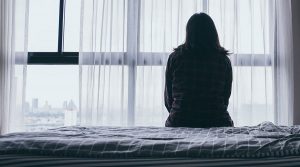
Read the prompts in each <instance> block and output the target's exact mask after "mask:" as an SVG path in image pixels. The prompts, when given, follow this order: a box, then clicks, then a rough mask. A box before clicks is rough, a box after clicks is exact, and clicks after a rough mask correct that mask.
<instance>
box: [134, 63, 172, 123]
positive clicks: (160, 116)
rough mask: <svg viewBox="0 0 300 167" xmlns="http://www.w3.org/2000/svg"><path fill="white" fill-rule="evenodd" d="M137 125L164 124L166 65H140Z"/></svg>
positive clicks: (137, 92)
mask: <svg viewBox="0 0 300 167" xmlns="http://www.w3.org/2000/svg"><path fill="white" fill-rule="evenodd" d="M136 77H137V78H136V97H137V98H136V110H135V111H136V112H135V125H136V126H164V123H165V120H166V119H167V116H168V111H167V109H166V108H165V106H164V96H163V93H164V88H165V85H164V80H165V67H164V66H138V67H137V76H136Z"/></svg>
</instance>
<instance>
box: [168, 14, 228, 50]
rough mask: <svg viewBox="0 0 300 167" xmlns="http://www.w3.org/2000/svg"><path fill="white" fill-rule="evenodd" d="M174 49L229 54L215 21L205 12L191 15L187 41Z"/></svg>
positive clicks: (187, 29) (188, 23)
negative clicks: (222, 43) (221, 42)
mask: <svg viewBox="0 0 300 167" xmlns="http://www.w3.org/2000/svg"><path fill="white" fill-rule="evenodd" d="M174 50H175V51H180V50H188V51H192V52H218V53H221V54H224V55H228V54H229V53H228V50H226V49H225V48H223V47H222V46H221V45H220V41H219V36H218V32H217V29H216V26H215V23H214V21H213V20H212V19H211V17H210V16H208V15H207V14H205V13H195V14H193V15H192V16H191V18H190V19H189V21H188V22H187V25H186V38H185V42H184V44H182V45H180V46H178V47H177V48H175V49H174Z"/></svg>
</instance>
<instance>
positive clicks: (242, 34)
mask: <svg viewBox="0 0 300 167" xmlns="http://www.w3.org/2000/svg"><path fill="white" fill-rule="evenodd" d="M116 2H118V3H119V4H117V5H113V6H112V5H111V4H112V3H116ZM163 2H164V3H163V4H161V3H162V2H161V1H160V0H151V1H148V0H140V1H132V0H129V1H127V0H123V1H112V2H110V3H105V1H97V3H98V6H101V5H102V6H103V5H106V6H105V7H103V9H99V10H100V11H101V10H109V9H111V10H112V11H115V12H114V13H113V14H114V17H118V18H119V19H118V20H117V21H119V22H120V25H123V26H124V27H122V28H119V27H114V28H113V29H111V30H110V31H112V32H114V33H111V34H112V37H111V38H110V39H111V41H97V43H101V45H97V46H96V47H95V49H94V50H92V51H91V50H90V48H89V44H85V43H84V44H83V48H82V50H83V54H87V56H88V55H89V54H90V53H91V52H94V53H95V54H96V55H98V57H99V59H97V60H96V62H89V61H85V60H83V61H82V63H83V64H91V63H96V64H99V65H105V64H107V62H109V64H110V65H116V66H114V67H113V68H114V69H115V71H118V70H120V69H119V67H118V65H119V64H120V62H119V60H120V58H122V56H123V55H125V56H130V52H131V50H130V49H132V48H138V57H137V62H136V64H135V63H130V61H128V59H126V60H125V61H124V62H122V63H123V65H124V64H125V65H126V70H125V71H126V73H127V74H126V76H125V78H126V80H128V85H136V87H135V88H133V87H132V88H130V87H129V89H128V90H127V93H128V99H125V100H128V101H131V102H130V103H128V104H132V105H133V106H135V107H136V109H132V108H130V106H127V107H128V112H132V113H130V114H131V116H132V117H136V118H138V119H135V122H134V124H135V125H147V121H149V120H151V119H152V121H150V122H153V120H155V121H156V123H155V124H157V125H162V124H161V123H162V122H163V121H164V120H163V119H156V116H157V117H160V118H161V115H162V114H163V115H164V116H165V117H166V115H167V112H164V113H162V112H161V111H162V110H164V109H162V108H161V107H162V105H161V103H162V102H163V99H161V98H160V97H161V96H160V93H161V91H163V89H164V85H163V83H162V82H160V81H157V80H156V79H155V78H157V77H160V78H161V80H163V78H164V73H163V72H162V71H163V69H164V65H165V64H166V61H167V58H168V55H169V53H170V52H171V51H172V49H173V48H174V47H176V45H177V44H178V43H181V42H183V41H184V36H185V33H184V31H185V25H186V21H187V20H188V18H189V17H190V16H191V15H192V14H193V13H194V12H193V11H194V10H196V11H204V12H207V13H209V14H210V15H211V16H212V18H213V19H214V21H215V24H216V27H217V29H218V32H219V37H220V40H221V43H222V45H223V46H224V47H225V48H230V49H231V50H230V51H231V52H232V53H233V54H232V56H231V59H232V64H233V65H234V66H235V67H234V69H233V70H234V77H236V78H237V80H235V81H234V83H233V87H234V89H233V92H232V95H233V96H232V98H231V102H230V104H231V106H229V110H231V111H233V113H232V116H233V117H234V118H235V119H239V120H243V121H241V122H242V124H247V123H248V122H247V121H248V120H249V119H245V118H246V117H247V118H250V120H251V118H252V117H254V115H256V114H257V113H259V112H261V111H262V110H268V111H269V112H266V113H265V114H266V115H267V116H266V117H267V118H270V119H271V118H272V117H273V112H272V109H271V108H272V96H273V95H272V69H271V65H272V63H271V58H270V55H269V53H270V51H269V48H270V47H269V26H268V20H264V19H265V18H268V13H269V11H268V2H264V3H265V4H264V5H263V6H262V3H261V2H259V1H258V0H253V1H251V3H249V2H250V1H238V9H235V8H236V7H237V4H236V2H235V1H234V0H226V2H225V1H222V0H195V1H183V0H177V1H176V3H175V2H174V1H172V0H166V1H163ZM86 3H93V1H86ZM158 4H161V5H158ZM154 5H155V6H157V8H152V7H150V6H154ZM86 6H88V5H86ZM86 6H85V7H86ZM124 6H125V7H124ZM249 6H251V7H249ZM81 7H82V6H81V0H30V6H29V8H30V10H29V34H28V35H29V41H28V51H29V53H28V65H29V66H28V79H27V81H28V82H27V86H28V89H27V92H28V93H27V99H26V101H27V103H28V104H27V107H28V109H27V110H26V111H27V112H26V113H25V116H26V118H25V123H26V125H27V127H28V128H27V129H28V130H35V129H36V128H42V127H44V128H46V127H53V126H60V125H74V124H76V121H78V119H76V118H77V116H78V113H77V111H78V106H79V94H78V91H79V78H78V73H79V72H78V71H79V68H78V66H77V65H78V62H79V60H78V57H79V50H80V49H79V46H80V44H79V41H80V17H81V13H80V11H81ZM132 9H133V10H134V11H137V13H139V15H135V16H134V17H132V15H129V12H131V11H130V10H132ZM174 9H178V10H174ZM190 9H193V10H190ZM166 10H167V11H168V12H167V13H166V12H164V11H166ZM235 10H236V11H237V12H238V13H239V16H236V13H235V12H233V11H235ZM249 10H251V11H249ZM224 13H226V14H224ZM249 13H253V14H252V15H251V14H249ZM85 14H86V15H88V16H91V17H92V14H93V13H92V12H86V13H85ZM99 15H100V14H99ZM262 15H263V16H264V17H261V16H262ZM110 17H113V16H107V17H103V18H106V19H107V20H104V21H103V22H104V23H105V24H103V25H102V26H99V27H101V29H97V30H95V32H93V33H95V34H97V33H98V34H100V32H101V31H102V29H106V28H107V27H106V26H105V25H106V24H109V23H110V19H109V18H110ZM177 18H181V19H177ZM233 18H235V19H233ZM90 21H92V20H90ZM249 21H250V22H251V26H252V27H251V28H249V24H248V23H249ZM228 22H230V23H234V24H237V27H238V29H233V28H232V26H231V25H229V24H228ZM132 23H135V25H136V27H134V28H133V29H129V28H128V25H129V24H132ZM97 24H100V23H97ZM161 25H164V27H165V28H166V29H170V30H171V31H164V29H161V28H160V27H161ZM177 25H179V26H177ZM86 28H89V27H86ZM90 28H91V27H90ZM120 29H121V30H122V31H120ZM120 34H121V35H120ZM172 34H178V35H177V36H176V37H173V35H172ZM227 34H232V37H230V38H229V37H228V36H229V35H227ZM237 34H238V35H237ZM253 34H257V37H255V38H254V39H253ZM88 35H92V34H88ZM135 35H137V39H136V38H135ZM119 36H123V37H124V38H122V39H119ZM128 39H135V40H136V43H135V42H133V43H127V41H128ZM249 39H251V40H249ZM97 40H102V39H101V38H97ZM120 40H122V42H118V41H120ZM106 43H112V45H111V46H108V45H106ZM134 72H136V74H135V73H134ZM112 73H114V72H112ZM254 74H255V75H254ZM247 76H251V78H247ZM253 76H254V77H253ZM115 77H119V75H117V72H116V75H115ZM261 78H265V79H264V82H260V81H259V80H260V79H261ZM142 80H144V81H142ZM116 81H118V79H117V78H116ZM150 82H152V83H151V84H149V85H156V86H155V87H153V86H152V87H151V86H147V83H150ZM140 83H144V84H140ZM257 83H259V84H257ZM238 84H243V85H244V87H247V88H248V89H246V91H245V92H246V93H245V92H240V91H237V90H238ZM145 87H148V89H147V90H145V89H144V88H145ZM235 88H237V89H236V90H235ZM253 89H255V90H256V91H251V90H253ZM50 90H57V91H58V90H59V91H61V92H63V94H64V95H65V96H64V97H63V96H61V94H62V93H61V92H60V93H56V92H55V91H50ZM247 91H248V92H247ZM243 93H245V94H247V95H250V96H246V97H243V98H242V99H237V98H234V97H241V96H242V94H243ZM56 94H57V96H56ZM58 94H59V95H58ZM148 95H151V97H153V98H151V99H148V100H149V103H148V105H141V104H143V102H141V100H144V99H145V98H134V97H135V96H136V97H139V96H145V97H146V96H148ZM60 96H61V97H60ZM253 96H255V97H256V98H253ZM265 96H268V97H269V98H268V99H267V102H266V99H265V98H264V97H265ZM47 97H48V98H49V99H47ZM260 97H261V98H260ZM50 98H51V99H50ZM238 101H244V103H243V104H240V103H239V102H238ZM238 103H239V104H238ZM237 104H238V105H237ZM252 104H254V105H252ZM265 104H267V105H265ZM234 108H237V109H238V110H242V111H243V112H239V113H235V110H237V109H234ZM50 110H51V112H48V111H50ZM134 110H136V111H139V112H134ZM254 110H255V112H250V111H254ZM36 111H39V112H36ZM67 111H70V112H67ZM241 113H242V114H241ZM149 117H150V119H149ZM266 117H262V119H264V118H266ZM105 119H106V118H105ZM155 121H154V122H155ZM260 121H261V120H257V122H260Z"/></svg>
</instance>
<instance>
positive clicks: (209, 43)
mask: <svg viewBox="0 0 300 167" xmlns="http://www.w3.org/2000/svg"><path fill="white" fill-rule="evenodd" d="M228 54H229V53H228V51H227V50H226V49H224V48H223V47H222V46H220V42H219V37H218V33H217V30H216V27H215V24H214V22H213V20H212V19H211V18H210V17H209V16H208V15H207V14H205V13H200V14H199V13H196V14H194V15H193V16H192V17H191V18H190V19H189V21H188V23H187V26H186V40H185V43H184V44H182V45H180V46H178V47H177V48H175V49H174V52H173V53H172V54H171V55H170V56H169V59H168V63H167V68H166V84H165V105H166V108H167V109H168V111H169V117H168V119H167V120H166V123H165V126H167V127H201V128H205V127H226V126H227V127H228V126H234V125H233V121H232V120H231V117H230V115H229V113H228V111H227V106H228V101H229V97H230V94H231V84H232V67H231V63H230V60H229V58H228V57H227V56H228Z"/></svg>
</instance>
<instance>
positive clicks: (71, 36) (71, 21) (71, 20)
mask: <svg viewBox="0 0 300 167" xmlns="http://www.w3.org/2000/svg"><path fill="white" fill-rule="evenodd" d="M80 7H81V0H66V1H65V32H64V34H65V36H64V51H66V52H78V51H79V36H80V33H79V31H80V12H81V9H80Z"/></svg>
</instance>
